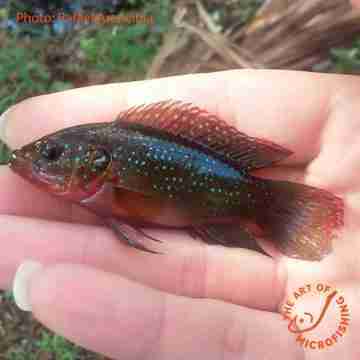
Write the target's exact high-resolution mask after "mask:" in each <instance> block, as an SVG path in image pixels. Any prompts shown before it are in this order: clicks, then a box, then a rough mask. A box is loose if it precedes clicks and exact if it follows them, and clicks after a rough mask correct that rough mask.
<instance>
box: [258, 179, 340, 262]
mask: <svg viewBox="0 0 360 360" xmlns="http://www.w3.org/2000/svg"><path fill="white" fill-rule="evenodd" d="M258 180H259V179H258ZM263 181H264V185H265V186H264V187H265V188H266V195H265V196H264V194H263V196H262V198H261V199H257V200H258V201H257V202H258V203H261V204H262V205H261V211H258V212H257V219H256V221H257V223H258V224H259V226H261V227H262V229H263V230H264V232H265V236H269V237H270V238H271V240H272V242H273V243H274V244H275V245H276V247H277V248H278V249H279V250H280V251H281V252H282V253H284V254H285V255H287V256H289V257H293V258H298V259H303V260H321V259H322V258H323V257H324V256H325V255H327V254H328V253H329V252H331V250H332V239H333V238H334V237H335V235H336V229H338V228H340V227H341V226H342V225H343V223H344V220H343V218H344V205H343V201H342V199H341V198H339V197H337V196H335V195H333V194H331V193H330V192H328V191H325V190H321V189H318V188H315V187H311V186H307V185H302V184H297V183H292V182H288V181H273V180H264V179H261V182H263Z"/></svg>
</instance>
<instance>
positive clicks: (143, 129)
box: [9, 100, 344, 261]
mask: <svg viewBox="0 0 360 360" xmlns="http://www.w3.org/2000/svg"><path fill="white" fill-rule="evenodd" d="M292 154H293V152H292V151H290V150H288V149H287V148H285V147H283V146H280V145H277V144H275V143H274V142H271V141H269V140H266V139H262V138H256V137H251V136H249V135H247V134H245V133H243V132H240V131H239V130H238V129H236V128H235V127H233V126H231V125H229V124H228V123H227V122H226V121H225V120H223V119H221V118H220V117H219V116H217V115H215V114H213V113H210V112H208V111H207V110H205V109H202V108H200V107H198V106H196V105H194V104H192V103H187V102H182V101H176V100H166V101H160V102H156V103H151V104H144V105H139V106H135V107H131V108H129V109H128V110H125V111H122V112H121V113H120V114H119V115H118V116H117V117H116V118H115V119H114V120H112V121H109V122H102V123H90V124H84V125H77V126H72V127H69V128H65V129H62V130H59V131H57V132H54V133H52V134H49V135H46V136H44V137H42V138H40V139H38V140H36V141H33V142H31V143H29V144H27V145H25V146H23V147H21V148H20V149H17V150H14V151H13V152H12V154H11V157H10V162H9V166H10V168H11V169H12V170H13V171H14V172H15V173H16V174H18V175H19V176H21V177H22V178H24V179H26V180H27V181H29V182H30V183H32V184H33V185H35V186H37V187H39V188H41V189H43V190H44V191H47V192H49V193H51V194H52V195H54V196H57V197H60V198H63V199H64V200H66V201H70V202H72V203H77V204H79V205H80V206H82V207H85V208H87V209H88V210H89V211H91V212H93V213H95V214H96V215H98V216H99V218H101V219H102V220H103V221H104V224H106V225H108V226H110V227H111V228H112V229H113V230H114V232H115V233H116V235H117V237H118V238H119V239H120V240H121V241H123V242H125V243H127V244H128V245H129V246H132V247H134V248H137V249H139V250H143V251H147V252H151V253H158V252H157V251H154V250H152V249H151V244H154V243H153V242H152V241H159V240H158V239H156V238H153V237H151V236H149V235H148V234H146V232H145V231H144V230H143V229H144V227H163V228H171V229H172V228H176V229H183V230H185V231H188V232H189V233H190V234H191V235H192V236H195V237H198V238H200V239H201V240H203V241H205V242H206V243H208V244H218V245H222V246H226V247H242V245H243V244H244V243H246V240H245V239H246V238H248V239H250V242H252V241H253V242H254V243H255V244H258V240H259V239H260V238H263V239H266V241H268V242H269V243H270V244H271V245H272V246H274V248H275V249H276V250H277V251H279V252H280V253H281V254H283V255H285V256H288V257H291V258H297V259H302V260H308V261H320V260H321V259H323V258H324V257H325V256H326V255H328V254H329V253H331V251H332V242H333V239H334V238H335V237H337V236H338V233H339V230H340V229H341V228H342V226H343V224H344V219H343V218H344V204H343V200H342V199H341V197H339V196H337V195H334V194H333V193H331V192H329V191H327V190H324V189H320V188H316V187H313V186H309V185H305V184H300V183H295V182H291V181H285V180H272V179H268V178H262V177H259V176H256V175H255V174H254V171H256V170H258V169H263V168H270V167H273V166H276V165H277V164H278V163H279V162H281V161H282V160H284V159H286V158H288V157H289V156H291V155H292ZM258 248H260V249H263V246H258Z"/></svg>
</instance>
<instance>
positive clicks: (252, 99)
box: [5, 70, 360, 162]
mask: <svg viewBox="0 0 360 360" xmlns="http://www.w3.org/2000/svg"><path fill="white" fill-rule="evenodd" d="M289 84H291V86H289ZM359 88H360V85H359V80H358V79H357V78H356V77H351V76H337V75H323V74H314V73H305V72H291V71H259V70H256V71H245V70H234V71H225V72H218V73H212V74H195V75H187V76H177V77H169V78H164V79H158V80H150V81H140V82H132V83H121V84H110V85H99V86H92V87H87V88H82V89H75V90H69V91H65V92H60V93H56V94H51V95H45V96H40V97H36V98H32V99H28V100H26V101H24V102H21V103H20V104H18V105H16V106H15V107H14V108H12V109H10V112H9V113H8V114H7V117H6V119H7V122H6V124H7V126H6V131H5V133H6V136H5V139H6V140H7V141H8V142H9V143H10V144H11V145H12V146H15V147H16V146H20V145H24V144H25V143H27V142H29V141H30V140H34V138H37V137H39V136H42V135H44V134H47V133H49V132H51V131H54V130H57V129H60V128H64V127H67V126H71V125H75V124H79V123H87V122H95V121H111V120H113V119H114V118H115V117H116V115H117V114H118V113H119V111H120V110H124V109H126V108H128V107H130V106H133V105H136V104H141V103H148V102H153V101H159V100H164V99H169V98H173V99H178V100H183V101H190V102H192V103H194V104H197V105H199V106H201V107H204V108H206V109H207V110H209V111H211V112H215V113H217V114H218V115H220V116H221V117H222V118H223V119H225V120H227V121H228V122H229V123H231V124H233V125H235V126H236V127H237V128H238V129H240V130H242V131H244V132H246V133H248V134H249V135H253V136H259V137H264V138H267V139H269V140H272V141H275V142H276V143H278V144H280V145H283V146H285V147H288V148H289V149H291V150H293V151H294V152H295V155H294V156H292V158H291V159H292V160H291V161H292V162H295V161H298V162H299V161H300V162H304V161H308V160H309V159H312V158H314V157H315V156H316V154H318V152H319V148H320V142H321V141H322V130H324V129H325V128H326V124H327V123H328V122H329V121H330V120H331V119H332V117H333V115H334V114H335V113H336V110H337V109H338V107H340V108H345V107H347V106H348V105H349V104H350V103H353V104H356V103H357V97H356V96H354V94H356V92H358V91H359ZM300 94H301V99H300V100H299V95H300ZM215 95H216V96H215ZM335 100H336V101H335ZM337 100H339V101H337ZM54 109H56V111H54ZM347 119H348V117H347ZM343 120H344V119H342V121H343ZM342 123H343V122H342ZM28 124H31V126H29V125H28ZM24 127H26V128H27V129H28V131H26V132H25V131H23V129H24ZM304 139H306V142H307V146H303V145H304Z"/></svg>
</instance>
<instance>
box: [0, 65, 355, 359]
mask: <svg viewBox="0 0 360 360" xmlns="http://www.w3.org/2000/svg"><path fill="white" fill-rule="evenodd" d="M220 89H221V91H220ZM359 97H360V80H359V78H357V77H355V76H341V75H325V74H316V73H306V72H290V71H269V70H256V71H250V70H235V71H226V72H218V73H212V74H197V75H187V76H180V77H172V78H165V79H160V80H152V81H142V82H134V83H122V84H111V85H100V86H93V87H88V88H82V89H75V90H69V91H66V92H60V93H56V94H51V95H44V96H39V97H36V98H31V99H28V100H26V101H23V102H21V103H19V104H18V105H16V106H15V107H13V108H11V109H10V110H9V112H8V113H7V116H6V119H7V120H6V128H5V135H4V136H3V137H5V139H6V141H7V142H8V143H9V144H10V145H11V147H13V148H15V147H19V146H21V145H24V144H26V143H28V142H30V141H32V140H34V139H35V138H37V137H40V136H42V135H44V134H47V133H49V132H51V131H54V130H57V129H60V128H63V127H67V126H71V125H75V124H80V123H86V122H95V121H110V120H112V119H113V118H114V117H115V116H116V115H117V113H118V112H120V111H121V110H124V109H126V108H128V107H130V106H132V105H135V104H139V103H143V102H154V101H158V100H163V99H168V98H175V99H179V100H183V101H190V102H193V103H194V104H197V105H199V106H201V107H204V108H206V109H208V110H209V111H211V112H215V113H217V114H218V115H219V116H220V117H222V118H223V119H226V120H227V121H228V122H229V123H231V124H232V125H234V126H236V127H237V128H238V129H239V130H241V131H243V132H245V133H247V134H249V135H252V136H258V137H263V138H266V139H269V140H272V141H274V142H275V143H278V144H280V145H282V146H285V147H287V148H289V149H290V150H292V151H293V152H294V155H293V156H291V157H290V158H289V159H287V160H286V161H284V162H283V163H282V165H281V166H278V167H276V168H273V169H266V170H262V171H261V172H259V175H262V176H266V177H271V178H282V179H290V180H292V181H298V182H304V183H307V184H310V185H314V186H318V187H321V188H325V189H328V190H330V191H333V192H335V193H337V194H339V195H340V196H342V197H343V199H344V201H345V227H344V230H343V232H342V234H341V236H340V237H339V238H337V239H336V240H335V241H334V251H333V253H332V254H331V255H329V256H328V257H327V258H325V259H324V260H323V261H321V262H316V263H310V262H304V261H299V260H292V259H289V258H286V257H281V256H280V257H277V258H275V259H272V258H269V257H266V256H264V255H262V254H259V253H255V252H252V251H249V250H245V249H227V248H223V247H221V246H214V245H212V246H210V245H206V244H204V243H201V242H198V241H195V240H193V239H191V238H190V237H189V236H188V235H186V234H185V233H182V232H180V231H171V232H170V231H164V230H151V235H153V236H155V237H158V238H160V239H162V240H163V242H164V246H166V255H153V254H147V253H143V252H139V251H138V250H136V249H133V248H129V247H127V246H126V245H124V244H122V243H121V242H119V241H118V240H117V239H116V238H115V236H114V235H113V233H112V232H111V231H110V230H109V229H106V228H103V227H102V226H100V225H99V222H98V220H97V219H96V218H95V217H94V216H93V215H91V214H89V213H87V212H86V211H85V210H84V209H81V208H79V207H77V206H76V205H70V204H68V203H66V202H63V201H61V200H60V199H57V198H53V197H51V196H50V195H49V194H46V193H43V192H41V191H40V190H37V189H35V188H33V187H32V186H31V185H30V184H28V183H26V182H25V181H24V180H22V179H21V178H19V177H18V176H17V175H15V174H13V173H12V172H11V171H10V170H9V169H8V168H7V167H3V168H2V169H1V174H0V199H1V201H0V214H1V216H0V227H1V229H2V231H1V233H0V237H1V240H0V241H1V243H2V245H3V246H2V249H3V250H2V255H1V257H0V259H1V261H0V287H1V288H4V289H6V288H9V287H10V286H11V282H12V279H13V277H14V273H15V271H16V269H17V267H18V265H19V264H20V263H21V262H23V261H24V260H26V259H33V260H36V261H39V262H41V263H43V264H45V269H44V270H43V271H41V272H39V273H37V274H36V275H34V277H33V279H32V281H31V286H30V299H31V303H32V307H33V314H34V316H35V317H36V318H37V319H39V320H40V321H41V322H42V323H44V324H45V325H46V326H48V327H49V328H51V329H53V330H55V331H56V332H58V333H60V334H62V335H64V336H66V337H68V338H69V339H71V340H73V341H75V342H77V343H79V344H81V345H82V346H84V347H87V348H89V349H92V350H95V351H98V352H101V353H104V354H106V355H108V356H111V357H113V358H116V359H157V360H158V359H170V358H171V359H184V358H186V359H198V358H199V357H200V356H201V358H206V359H226V360H227V359H233V358H234V359H247V358H251V359H255V360H256V359H264V358H266V356H268V358H269V356H270V359H272V358H274V359H275V358H276V359H303V358H306V359H322V358H326V359H332V358H334V359H335V358H336V359H339V358H348V359H354V358H357V357H358V356H359V355H360V345H359V344H360V342H359V327H360V322H359V311H358V309H359V305H358V304H359V285H358V284H359V279H360V262H359V260H360V259H359V257H360V256H359V253H360V251H359V250H360V243H359V241H358V237H359V230H360V223H359V221H358V220H357V218H358V216H359V212H360V197H359V191H360V186H359V184H360V147H359V136H360V122H359V114H360V102H359ZM24 129H25V131H24ZM5 249H6V251H5ZM315 280H316V281H321V282H324V283H329V284H331V285H333V286H335V287H336V288H338V289H341V290H342V291H343V292H344V296H345V298H346V301H347V303H348V305H349V307H350V309H351V310H352V311H351V327H349V330H348V332H347V334H346V336H344V338H343V339H342V340H341V343H339V344H336V346H334V347H332V348H331V349H329V350H327V351H326V352H321V351H314V350H307V351H305V352H304V351H303V349H302V348H301V347H300V346H299V345H298V344H296V342H295V340H294V336H293V335H292V334H290V333H289V332H288V330H287V323H286V322H285V321H284V320H283V319H282V316H281V315H280V314H279V313H278V308H279V304H280V303H281V302H282V301H283V299H285V298H286V297H287V295H288V294H289V293H291V292H292V291H293V290H294V289H296V288H297V287H299V286H303V285H304V284H306V283H309V282H312V281H315ZM259 344H261V346H259Z"/></svg>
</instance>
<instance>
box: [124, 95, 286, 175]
mask: <svg viewBox="0 0 360 360" xmlns="http://www.w3.org/2000/svg"><path fill="white" fill-rule="evenodd" d="M117 121H119V122H120V123H121V124H122V125H125V126H126V125H129V124H130V126H131V125H132V124H137V125H142V126H144V127H147V128H152V129H156V130H161V131H162V132H165V133H167V134H170V135H173V136H176V137H180V138H182V139H184V140H188V141H191V142H193V143H194V144H196V145H198V146H200V147H202V148H204V149H208V150H210V151H213V152H215V153H216V154H217V155H219V156H221V157H222V158H223V159H224V160H226V161H227V162H229V163H231V164H232V165H233V166H234V167H237V168H240V169H241V170H244V169H249V170H251V169H257V168H262V167H266V166H269V165H271V164H273V163H274V162H277V161H280V160H282V159H284V158H286V157H288V156H289V155H291V153H292V152H291V151H289V150H287V149H285V148H283V147H281V146H279V145H276V144H274V143H272V142H270V141H267V140H263V139H258V138H255V137H250V136H247V135H246V134H244V133H242V132H240V131H238V130H237V129H235V128H234V127H233V126H230V125H228V124H227V123H226V122H225V121H223V120H222V119H220V118H219V117H217V116H216V115H213V114H210V113H208V112H207V111H206V110H202V109H200V108H198V107H196V106H194V105H192V104H190V103H182V102H180V101H162V102H158V103H154V104H149V105H141V106H137V107H133V108H130V109H129V110H127V111H125V112H122V113H120V114H119V116H118V118H117Z"/></svg>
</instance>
